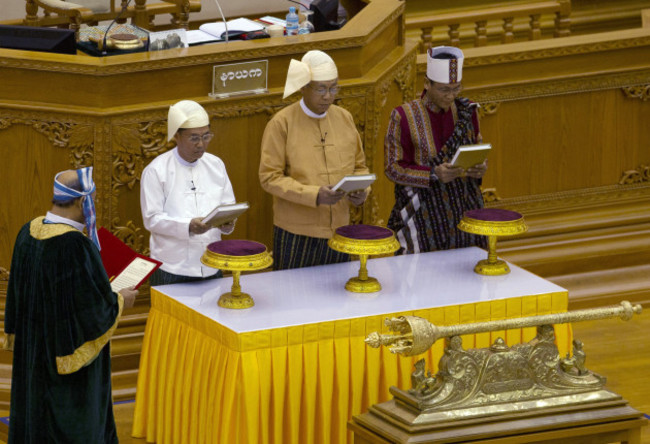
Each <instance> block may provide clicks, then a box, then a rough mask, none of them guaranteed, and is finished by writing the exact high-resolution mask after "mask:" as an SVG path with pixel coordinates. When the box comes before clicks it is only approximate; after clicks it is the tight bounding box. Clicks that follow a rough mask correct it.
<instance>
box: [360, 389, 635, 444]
mask: <svg viewBox="0 0 650 444" xmlns="http://www.w3.org/2000/svg"><path fill="white" fill-rule="evenodd" d="M573 410H574V411H565V412H559V413H555V414H550V413H549V414H548V415H545V416H539V417H535V418H522V419H510V420H502V421H498V420H495V421H494V422H486V423H484V424H478V425H470V426H464V427H462V426H457V427H453V426H451V427H447V428H444V427H441V428H437V429H436V428H433V427H432V428H431V430H428V431H423V432H419V433H417V434H407V433H405V432H404V430H401V429H400V428H398V427H394V426H393V425H392V424H389V423H388V422H384V421H380V420H378V418H377V417H373V415H372V414H371V413H364V414H362V415H359V416H355V417H354V418H352V421H350V423H349V425H348V427H349V428H350V430H351V431H352V432H353V433H354V443H355V444H378V443H382V444H389V443H415V442H417V443H422V444H424V443H426V444H443V443H445V444H452V443H466V442H469V441H471V442H472V444H488V443H489V444H524V443H544V444H567V443H571V444H608V443H614V442H620V443H622V444H640V443H641V427H644V426H646V425H647V423H648V420H647V419H646V418H644V417H643V414H642V413H641V412H639V411H637V410H635V409H633V408H632V407H630V406H629V405H627V403H626V402H625V401H624V400H622V399H621V400H619V401H618V402H616V403H612V404H610V405H607V406H602V407H601V408H594V409H590V410H585V411H581V412H577V411H575V410H576V408H575V407H574V408H573Z"/></svg>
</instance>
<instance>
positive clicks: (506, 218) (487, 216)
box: [465, 208, 521, 222]
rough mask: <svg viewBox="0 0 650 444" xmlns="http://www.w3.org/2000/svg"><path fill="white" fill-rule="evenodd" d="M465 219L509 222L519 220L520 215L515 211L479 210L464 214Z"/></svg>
mask: <svg viewBox="0 0 650 444" xmlns="http://www.w3.org/2000/svg"><path fill="white" fill-rule="evenodd" d="M465 217H469V218H472V219H476V220H484V221H486V222H510V221H513V220H517V219H521V214H519V213H517V212H516V211H510V210H501V209H499V208H479V209H477V210H469V211H466V212H465Z"/></svg>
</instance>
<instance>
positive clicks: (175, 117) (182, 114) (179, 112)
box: [167, 100, 210, 142]
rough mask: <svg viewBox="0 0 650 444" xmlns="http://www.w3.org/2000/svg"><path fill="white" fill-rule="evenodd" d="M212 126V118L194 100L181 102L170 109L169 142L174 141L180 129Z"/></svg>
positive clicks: (168, 116)
mask: <svg viewBox="0 0 650 444" xmlns="http://www.w3.org/2000/svg"><path fill="white" fill-rule="evenodd" d="M208 125H210V116H208V113H207V112H206V111H205V109H204V108H203V107H202V106H201V105H199V104H198V103H196V102H194V101H193V100H181V101H180V102H178V103H175V104H174V105H172V106H170V107H169V114H168V115H167V141H168V142H169V141H170V140H172V138H173V137H174V135H175V134H176V131H178V130H179V128H201V127H203V126H208Z"/></svg>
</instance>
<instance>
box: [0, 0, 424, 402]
mask: <svg viewBox="0 0 650 444" xmlns="http://www.w3.org/2000/svg"><path fill="white" fill-rule="evenodd" d="M403 10H404V4H403V3H402V2H400V1H399V0H375V1H374V2H373V4H372V5H369V6H367V7H366V8H364V10H363V13H360V14H358V15H357V17H354V18H353V19H352V20H357V22H358V23H357V24H356V25H355V23H354V22H353V21H351V22H350V25H351V27H350V28H348V29H343V30H340V31H336V32H330V33H319V34H313V35H310V36H306V37H296V38H293V39H287V40H284V39H270V40H269V41H266V42H259V41H253V42H242V41H240V42H230V43H229V44H228V45H229V46H228V47H225V46H223V45H215V46H212V47H196V48H189V49H188V50H181V51H178V52H161V53H159V54H130V55H124V56H118V57H112V58H104V59H93V58H90V57H85V56H76V57H75V56H64V55H54V56H50V55H47V54H45V55H43V54H34V53H31V54H30V53H23V52H16V51H10V50H0V78H2V79H3V81H2V82H0V146H1V147H2V148H1V149H2V150H3V151H2V155H3V158H4V161H3V162H2V164H0V184H1V185H4V189H5V193H4V197H3V205H2V207H1V209H0V211H1V213H0V243H1V245H2V248H1V249H0V309H2V313H0V316H2V315H3V314H4V310H3V307H2V305H3V304H4V300H5V295H6V283H7V278H8V274H7V270H9V269H10V260H11V254H12V248H13V243H14V239H15V237H16V234H17V233H18V230H19V229H20V227H21V226H22V225H23V224H24V223H26V222H27V221H29V220H31V219H32V218H34V217H35V216H38V215H42V214H44V212H45V211H47V210H48V209H49V208H50V206H51V203H50V199H51V196H52V179H53V177H54V174H55V173H56V172H58V171H61V170H64V169H69V168H78V167H81V166H89V165H92V166H93V167H94V169H95V174H94V178H95V182H96V185H97V197H96V206H97V212H98V214H97V220H98V225H101V226H105V227H108V228H110V230H111V231H112V232H113V233H114V234H116V235H117V236H118V237H119V238H120V239H122V240H123V241H125V242H126V243H127V244H128V245H130V246H131V247H133V248H134V249H136V250H138V251H139V252H142V253H147V252H148V238H149V236H148V232H147V231H146V230H145V229H144V228H143V224H142V218H141V213H140V202H139V196H140V176H141V173H142V170H143V168H144V167H145V166H146V165H147V164H148V163H149V162H150V161H151V160H152V159H153V158H154V157H155V156H157V155H158V154H160V153H163V152H165V151H167V150H169V149H171V148H173V144H172V143H168V142H167V138H166V136H167V134H166V132H167V125H166V121H167V111H168V108H169V106H170V105H171V104H173V103H175V102H176V101H178V100H182V99H193V100H197V101H199V102H200V103H202V104H203V105H204V106H205V108H206V110H207V111H208V113H209V115H210V118H211V126H212V129H213V130H214V133H215V134H216V137H215V138H214V139H213V141H212V142H211V144H210V146H209V148H208V151H209V152H211V153H213V154H216V155H217V156H219V157H221V158H222V159H223V160H224V162H225V164H226V166H227V170H228V174H229V176H230V178H231V181H232V183H233V187H234V190H235V194H236V196H237V198H238V199H240V200H247V201H248V202H250V203H251V210H250V211H248V212H247V214H246V215H244V216H243V217H241V218H240V219H239V220H238V223H237V226H236V229H235V232H234V233H233V235H231V236H230V237H231V238H245V239H253V240H257V241H260V242H263V243H265V244H266V245H267V246H269V247H270V246H271V245H272V242H271V241H272V200H271V197H270V196H269V195H267V194H266V193H265V192H263V190H262V188H261V187H260V185H259V179H258V174H257V171H258V167H259V154H260V142H261V139H262V133H263V131H264V128H265V126H266V123H267V122H268V121H269V120H270V118H271V117H272V116H273V114H274V113H275V112H277V111H278V110H280V109H281V108H283V107H285V106H287V105H288V104H289V103H291V101H292V100H295V98H291V99H288V100H283V99H282V91H283V85H284V79H285V75H286V70H287V67H288V64H289V60H290V59H291V58H300V57H301V56H302V54H304V53H305V52H307V51H308V50H311V49H322V50H326V51H327V52H328V53H329V54H330V55H332V57H333V58H334V59H335V61H336V62H337V65H338V68H339V73H340V76H341V81H340V85H341V92H340V94H339V96H338V103H339V104H340V105H341V106H343V107H345V108H346V109H348V110H350V111H351V112H352V114H353V115H354V118H355V123H356V125H357V128H358V130H359V132H360V134H361V137H362V140H363V143H364V148H365V152H366V157H367V162H368V164H369V166H370V168H371V169H372V170H379V171H381V169H382V165H383V159H382V157H381V155H378V153H382V151H383V148H382V147H383V135H384V133H385V131H386V126H387V114H386V111H385V109H389V110H390V109H391V108H393V107H395V106H397V105H399V104H400V103H401V102H402V101H404V100H405V96H404V94H405V93H406V94H412V91H413V85H414V82H415V74H416V73H415V69H414V68H415V65H416V63H415V60H416V43H415V42H410V41H409V42H405V41H404V34H403V26H402V14H403ZM364 15H365V17H364ZM259 59H268V60H269V77H268V82H269V93H268V94H264V95H257V96H240V97H235V98H230V99H224V100H213V99H210V98H209V97H208V96H207V93H208V92H210V88H211V85H212V84H211V72H212V66H213V65H216V64H221V63H233V61H243V60H259ZM379 208H380V197H379V195H378V194H377V193H373V195H372V196H370V199H369V200H368V202H367V203H366V204H365V205H364V207H363V208H362V209H360V210H357V211H355V212H354V214H353V215H352V216H353V220H355V221H357V222H360V221H364V222H377V217H378V216H377V215H378V214H379ZM148 302H149V300H148V289H146V288H144V289H143V291H141V296H140V297H139V298H138V301H137V303H136V306H135V307H134V308H132V309H130V310H127V311H126V313H125V316H124V317H123V318H122V319H121V321H120V324H119V327H118V329H117V332H116V334H115V336H114V337H113V340H112V355H113V381H114V395H115V397H116V399H125V398H126V399H129V398H130V399H132V398H133V396H134V390H135V382H136V376H137V368H138V362H139V353H140V347H141V338H142V334H143V332H144V326H145V323H146V317H147V312H148ZM0 320H2V319H0ZM10 372H11V354H10V353H8V352H0V408H5V409H6V406H7V405H8V402H9V383H10V376H11V373H10Z"/></svg>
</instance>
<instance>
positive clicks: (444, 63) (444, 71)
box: [427, 46, 465, 83]
mask: <svg viewBox="0 0 650 444" xmlns="http://www.w3.org/2000/svg"><path fill="white" fill-rule="evenodd" d="M444 52H447V53H449V54H451V55H453V56H454V57H455V58H454V59H434V58H433V57H434V56H436V55H438V54H441V53H444ZM464 58H465V56H464V55H463V51H461V50H460V49H458V48H456V47H454V46H437V47H435V48H429V50H428V51H427V77H428V78H429V80H433V81H434V82H437V83H458V82H460V81H461V80H462V78H463V59H464Z"/></svg>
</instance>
